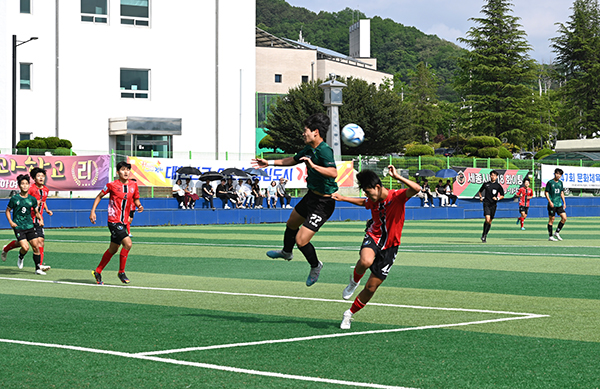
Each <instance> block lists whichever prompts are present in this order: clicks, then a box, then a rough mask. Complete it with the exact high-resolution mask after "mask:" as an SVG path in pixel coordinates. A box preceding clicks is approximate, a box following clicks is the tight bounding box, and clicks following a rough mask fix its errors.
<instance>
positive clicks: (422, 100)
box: [407, 62, 442, 143]
mask: <svg viewBox="0 0 600 389" xmlns="http://www.w3.org/2000/svg"><path fill="white" fill-rule="evenodd" d="M437 86H438V82H437V79H436V77H435V75H434V74H433V73H432V72H431V70H430V69H429V67H428V66H426V65H425V64H424V63H423V62H419V64H418V65H417V69H416V71H415V72H413V74H412V77H411V80H410V87H409V88H408V95H407V104H408V105H409V107H410V112H411V126H412V129H413V132H414V133H415V135H416V136H417V138H418V140H419V141H420V142H423V143H427V142H429V140H430V139H433V138H434V137H435V136H436V135H437V133H438V127H439V125H440V123H441V121H442V112H441V110H440V107H439V105H438V101H437Z"/></svg>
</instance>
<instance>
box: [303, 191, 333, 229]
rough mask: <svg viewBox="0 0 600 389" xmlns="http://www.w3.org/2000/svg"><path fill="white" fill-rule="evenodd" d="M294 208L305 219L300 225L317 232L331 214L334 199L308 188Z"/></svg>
mask: <svg viewBox="0 0 600 389" xmlns="http://www.w3.org/2000/svg"><path fill="white" fill-rule="evenodd" d="M294 209H295V210H296V212H298V214H299V215H300V216H302V217H303V218H304V219H305V220H304V223H303V224H302V225H303V226H305V227H306V228H308V229H309V230H311V231H315V232H317V231H319V228H321V227H322V226H323V224H325V222H326V221H327V220H328V219H329V218H330V217H331V214H333V211H334V210H335V200H334V199H333V198H331V197H326V196H319V195H318V194H316V193H314V192H313V191H311V190H309V191H308V193H307V194H306V195H304V197H303V198H302V200H300V202H299V203H298V204H296V206H295V207H294Z"/></svg>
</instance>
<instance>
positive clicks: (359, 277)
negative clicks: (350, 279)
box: [354, 269, 365, 282]
mask: <svg viewBox="0 0 600 389" xmlns="http://www.w3.org/2000/svg"><path fill="white" fill-rule="evenodd" d="M364 275H365V273H363V274H358V273H357V272H356V269H354V282H358V281H360V279H361V278H363V276H364Z"/></svg>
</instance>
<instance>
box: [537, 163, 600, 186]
mask: <svg viewBox="0 0 600 389" xmlns="http://www.w3.org/2000/svg"><path fill="white" fill-rule="evenodd" d="M556 168H560V169H562V171H563V172H564V173H563V175H562V177H561V178H560V180H561V181H562V182H563V187H565V188H573V189H599V188H600V168H598V167H579V166H556V165H542V188H545V187H546V183H547V182H548V181H550V180H552V179H554V169H556Z"/></svg>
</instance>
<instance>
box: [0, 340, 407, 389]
mask: <svg viewBox="0 0 600 389" xmlns="http://www.w3.org/2000/svg"><path fill="white" fill-rule="evenodd" d="M0 343H12V344H20V345H25V346H37V347H48V348H58V349H65V350H73V351H81V352H88V353H94V354H106V355H113V356H118V357H124V358H132V359H141V360H146V361H154V362H162V363H170V364H173V365H182V366H194V367H200V368H203V369H211V370H220V371H226V372H232V373H242V374H250V375H258V376H264V377H273V378H284V379H290V380H297V381H309V382H322V383H328V384H337V385H345V386H358V387H363V388H378V389H415V388H408V387H404V386H389V385H379V384H373V383H367V382H353V381H344V380H334V379H328V378H320V377H308V376H301V375H293V374H282V373H274V372H268V371H260V370H251V369H240V368H237V367H230V366H220V365H213V364H209V363H199V362H189V361H181V360H177V359H171V358H160V357H154V356H150V355H142V354H131V353H124V352H119V351H110V350H100V349H93V348H88V347H77V346H69V345H62V344H53V343H39V342H27V341H22V340H12V339H0Z"/></svg>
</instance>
